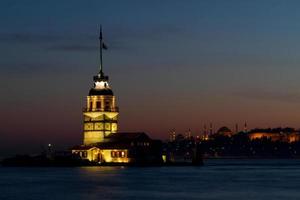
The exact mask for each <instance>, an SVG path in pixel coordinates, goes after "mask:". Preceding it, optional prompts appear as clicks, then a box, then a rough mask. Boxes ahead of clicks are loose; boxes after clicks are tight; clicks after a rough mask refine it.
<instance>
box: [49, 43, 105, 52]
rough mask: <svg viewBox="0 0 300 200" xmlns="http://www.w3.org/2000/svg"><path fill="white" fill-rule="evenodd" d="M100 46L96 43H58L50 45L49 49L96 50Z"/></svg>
mask: <svg viewBox="0 0 300 200" xmlns="http://www.w3.org/2000/svg"><path fill="white" fill-rule="evenodd" d="M98 48H99V47H97V46H96V45H94V46H92V45H81V44H77V45H76V44H70V45H65V44H63V45H56V46H52V47H49V48H48V50H53V51H93V52H94V51H96V50H97V49H98Z"/></svg>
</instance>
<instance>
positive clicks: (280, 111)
mask: <svg viewBox="0 0 300 200" xmlns="http://www.w3.org/2000/svg"><path fill="white" fill-rule="evenodd" d="M71 2H72V3H71ZM299 8H300V1H296V0H295V1H292V0H287V1H282V0H270V1H267V0H257V1H255V0H251V1H240V0H228V1H221V0H207V1H200V0H195V1H192V0H188V1H180V0H178V1H175V0H170V1H159V0H157V1H138V0H137V1H121V0H120V1H82V0H80V1H79V0H78V1H66V0H59V1H33V0H28V1H12V0H7V1H5V0H4V1H3V0H2V1H1V2H0V27H1V28H0V44H1V45H0V53H1V59H0V84H1V87H0V92H1V93H0V94H1V98H0V106H1V107H0V110H1V115H0V121H1V123H0V124H1V125H0V156H3V155H8V154H15V153H27V152H39V151H40V150H41V147H42V146H43V145H45V144H47V143H52V144H53V145H54V146H55V147H56V148H57V149H63V148H67V147H70V146H72V145H75V144H81V143H82V108H83V107H84V106H85V100H86V95H88V91H89V89H90V87H92V85H93V80H92V78H93V75H95V74H96V73H97V72H98V66H99V52H98V34H99V33H98V32H99V26H100V24H102V26H103V32H104V33H103V34H104V41H105V43H106V44H107V46H108V48H109V49H108V51H105V52H104V72H105V74H107V75H109V77H110V85H111V86H112V89H113V91H114V94H115V95H116V98H117V101H118V106H119V108H120V115H119V116H120V118H119V129H120V131H144V132H146V133H148V134H149V135H150V136H151V137H153V138H160V139H164V138H167V137H168V132H169V131H170V130H171V129H175V130H176V131H177V132H178V133H184V132H185V131H187V130H188V129H191V130H192V132H193V134H194V135H198V134H200V132H201V131H202V130H203V126H204V124H207V125H208V124H209V123H210V122H212V123H213V126H214V129H215V130H217V129H218V128H219V127H220V126H223V125H225V126H228V127H229V128H232V129H233V127H234V126H235V123H239V125H240V127H242V125H243V123H244V122H245V121H247V123H248V125H249V128H255V127H261V128H265V127H278V126H284V127H285V126H292V127H295V128H300V89H299V88H300V12H299Z"/></svg>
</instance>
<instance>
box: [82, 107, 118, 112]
mask: <svg viewBox="0 0 300 200" xmlns="http://www.w3.org/2000/svg"><path fill="white" fill-rule="evenodd" d="M82 111H83V112H119V107H114V108H90V109H88V108H83V109H82Z"/></svg>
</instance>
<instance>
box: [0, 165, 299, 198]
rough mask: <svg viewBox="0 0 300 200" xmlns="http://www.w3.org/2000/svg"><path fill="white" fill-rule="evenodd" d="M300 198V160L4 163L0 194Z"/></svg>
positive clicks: (44, 196) (103, 196) (12, 196)
mask: <svg viewBox="0 0 300 200" xmlns="http://www.w3.org/2000/svg"><path fill="white" fill-rule="evenodd" d="M18 199H22V200H27V199H30V200H31V199H32V200H56V199H62V200H68V199H70V200H77V199H82V200H100V199H108V200H112V199H125V200H127V199H128V200H129V199H130V200H131V199H143V200H147V199H173V200H177V199H209V200H216V199H218V200H219V199H220V200H221V199H222V200H224V199H232V200H248V199H256V200H257V199H264V200H265V199H267V200H271V199H288V200H292V199H297V200H299V199H300V160H207V161H206V163H205V166H203V167H145V168H126V167H81V168H5V167H0V200H18Z"/></svg>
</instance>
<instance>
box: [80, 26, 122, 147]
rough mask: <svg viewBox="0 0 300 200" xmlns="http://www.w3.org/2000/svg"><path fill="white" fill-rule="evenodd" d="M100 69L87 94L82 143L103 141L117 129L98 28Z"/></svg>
mask: <svg viewBox="0 0 300 200" xmlns="http://www.w3.org/2000/svg"><path fill="white" fill-rule="evenodd" d="M99 40H100V71H99V73H98V74H97V75H96V76H94V87H93V88H91V89H90V92H89V95H88V96H87V102H86V103H87V104H86V108H84V110H83V117H84V126H83V130H84V139H83V144H84V145H92V144H95V143H99V142H103V140H104V139H105V137H107V136H109V135H110V134H111V133H115V132H117V130H118V114H119V110H118V107H117V106H116V99H115V96H114V94H113V91H112V90H111V88H110V86H109V84H108V76H105V75H104V73H103V64H102V49H106V46H105V45H104V43H103V42H102V30H101V28H100V37H99Z"/></svg>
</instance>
